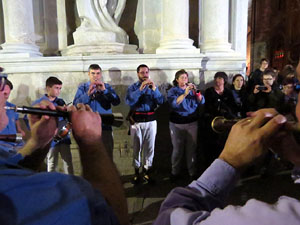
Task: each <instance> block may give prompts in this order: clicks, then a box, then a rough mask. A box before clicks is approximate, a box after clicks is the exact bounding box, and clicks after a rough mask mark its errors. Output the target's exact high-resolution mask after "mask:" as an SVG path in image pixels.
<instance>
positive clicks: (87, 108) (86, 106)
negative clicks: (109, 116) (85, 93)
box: [85, 105, 93, 112]
mask: <svg viewBox="0 0 300 225" xmlns="http://www.w3.org/2000/svg"><path fill="white" fill-rule="evenodd" d="M85 109H86V111H89V112H93V110H92V108H91V107H90V106H89V105H85Z"/></svg>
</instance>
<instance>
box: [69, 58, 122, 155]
mask: <svg viewBox="0 0 300 225" xmlns="http://www.w3.org/2000/svg"><path fill="white" fill-rule="evenodd" d="M88 76H89V79H90V80H89V81H88V82H86V83H83V84H80V85H79V87H78V89H77V92H76V94H75V98H74V101H73V104H74V105H77V104H78V103H83V104H88V105H89V106H90V107H91V108H92V109H93V111H94V112H98V113H100V114H111V113H112V109H111V107H112V106H117V105H119V104H120V98H119V96H118V95H117V93H116V92H115V90H114V89H113V88H112V87H111V86H110V85H109V84H108V83H104V82H103V80H102V69H101V67H100V66H99V65H98V64H91V65H90V66H89V70H88ZM102 138H103V140H105V142H104V145H105V148H106V150H107V151H108V154H109V156H110V157H111V159H113V150H114V139H113V132H112V127H111V126H110V125H105V124H102Z"/></svg>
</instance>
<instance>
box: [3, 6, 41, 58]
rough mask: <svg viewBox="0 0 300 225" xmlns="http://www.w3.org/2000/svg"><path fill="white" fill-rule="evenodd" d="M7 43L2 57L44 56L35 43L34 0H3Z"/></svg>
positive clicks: (4, 45)
mask: <svg viewBox="0 0 300 225" xmlns="http://www.w3.org/2000/svg"><path fill="white" fill-rule="evenodd" d="M2 3H3V11H4V13H3V15H4V30H5V43H4V44H2V45H1V47H2V48H3V50H1V51H0V57H1V58H5V57H36V56H42V54H41V53H40V52H39V48H38V46H37V45H36V44H35V32H34V22H33V10H32V0H3V1H2Z"/></svg>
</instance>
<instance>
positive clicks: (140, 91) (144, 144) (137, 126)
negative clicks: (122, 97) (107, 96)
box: [126, 64, 164, 184]
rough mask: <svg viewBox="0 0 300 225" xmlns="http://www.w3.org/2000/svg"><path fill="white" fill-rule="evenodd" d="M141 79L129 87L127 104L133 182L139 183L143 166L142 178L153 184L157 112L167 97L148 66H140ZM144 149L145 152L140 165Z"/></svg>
mask: <svg viewBox="0 0 300 225" xmlns="http://www.w3.org/2000/svg"><path fill="white" fill-rule="evenodd" d="M137 76H138V78H139V80H138V81H137V82H136V83H134V84H132V85H131V86H129V87H128V90H127V94H126V104H128V105H129V106H130V112H131V113H130V115H129V117H130V118H129V120H130V121H131V126H130V134H131V137H132V143H133V167H134V169H135V176H134V177H133V183H134V184H137V183H139V182H140V177H139V168H140V167H141V166H142V167H143V179H144V180H145V181H146V182H149V183H151V182H153V179H151V177H150V175H149V169H150V168H151V167H152V162H153V157H154V145H155V136H156V131H157V124H156V118H155V109H156V107H157V106H158V105H161V104H163V102H164V97H163V96H162V94H161V93H160V92H159V90H158V88H157V87H156V85H155V84H154V82H153V81H152V80H151V79H150V76H149V67H148V66H147V65H145V64H141V65H139V66H138V68H137ZM142 150H143V151H144V154H143V160H142V162H141V154H142Z"/></svg>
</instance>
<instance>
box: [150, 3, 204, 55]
mask: <svg viewBox="0 0 300 225" xmlns="http://www.w3.org/2000/svg"><path fill="white" fill-rule="evenodd" d="M193 42H194V41H193V40H191V39H189V0H163V9H162V39H161V41H160V43H159V44H160V45H159V48H158V49H156V53H157V54H168V53H174V54H177V53H200V50H199V49H197V48H196V47H195V46H193Z"/></svg>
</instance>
